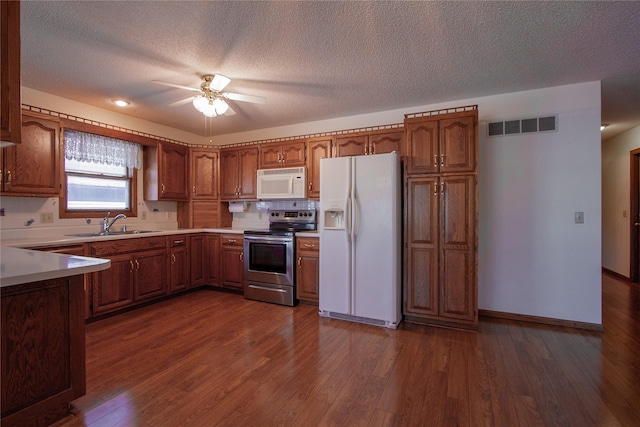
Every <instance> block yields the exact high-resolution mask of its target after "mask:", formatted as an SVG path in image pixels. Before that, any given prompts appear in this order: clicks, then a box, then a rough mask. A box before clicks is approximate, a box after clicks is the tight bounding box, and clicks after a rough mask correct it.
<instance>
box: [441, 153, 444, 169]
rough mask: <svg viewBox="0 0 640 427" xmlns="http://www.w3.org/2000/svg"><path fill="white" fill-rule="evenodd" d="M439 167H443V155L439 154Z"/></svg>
mask: <svg viewBox="0 0 640 427" xmlns="http://www.w3.org/2000/svg"><path fill="white" fill-rule="evenodd" d="M440 167H444V154H440Z"/></svg>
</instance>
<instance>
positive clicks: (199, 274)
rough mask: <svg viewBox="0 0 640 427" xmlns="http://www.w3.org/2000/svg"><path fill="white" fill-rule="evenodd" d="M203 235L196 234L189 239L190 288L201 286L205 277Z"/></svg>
mask: <svg viewBox="0 0 640 427" xmlns="http://www.w3.org/2000/svg"><path fill="white" fill-rule="evenodd" d="M204 250H205V248H204V235H203V234H198V235H195V236H190V237H189V251H190V259H191V285H190V286H191V287H195V286H199V285H203V284H204V283H205V280H206V276H205V274H206V273H205V269H204V268H205V267H204V261H205V255H204V253H205V252H204Z"/></svg>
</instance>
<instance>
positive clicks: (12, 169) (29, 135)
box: [2, 113, 61, 196]
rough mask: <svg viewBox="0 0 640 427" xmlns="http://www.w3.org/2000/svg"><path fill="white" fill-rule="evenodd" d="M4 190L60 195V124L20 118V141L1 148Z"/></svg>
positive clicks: (31, 117) (17, 193)
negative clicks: (18, 143)
mask: <svg viewBox="0 0 640 427" xmlns="http://www.w3.org/2000/svg"><path fill="white" fill-rule="evenodd" d="M2 157H3V161H4V168H3V177H2V178H3V190H4V192H6V193H10V194H15V195H25V196H59V195H60V188H61V187H60V170H61V169H60V159H61V157H60V124H59V123H58V122H57V121H55V120H48V119H43V118H40V117H37V116H33V115H30V114H27V113H25V114H23V116H22V142H21V144H20V145H15V146H11V147H6V148H4V149H3V156H2Z"/></svg>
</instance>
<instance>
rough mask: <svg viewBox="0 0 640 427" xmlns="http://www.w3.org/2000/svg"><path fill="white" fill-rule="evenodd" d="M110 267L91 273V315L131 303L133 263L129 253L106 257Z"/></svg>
mask: <svg viewBox="0 0 640 427" xmlns="http://www.w3.org/2000/svg"><path fill="white" fill-rule="evenodd" d="M108 258H109V259H110V260H111V268H109V269H107V270H103V271H98V272H95V273H91V284H92V287H93V295H92V298H93V307H92V312H93V315H94V316H95V315H98V314H102V313H107V312H109V311H113V310H117V309H119V308H122V307H126V306H128V305H131V303H133V270H134V263H133V259H132V257H131V256H130V255H114V256H110V257H108Z"/></svg>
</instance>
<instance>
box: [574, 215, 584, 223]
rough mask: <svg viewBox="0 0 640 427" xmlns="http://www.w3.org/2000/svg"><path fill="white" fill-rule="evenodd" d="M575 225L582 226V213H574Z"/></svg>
mask: <svg viewBox="0 0 640 427" xmlns="http://www.w3.org/2000/svg"><path fill="white" fill-rule="evenodd" d="M575 223H576V224H584V212H576V213H575Z"/></svg>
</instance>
